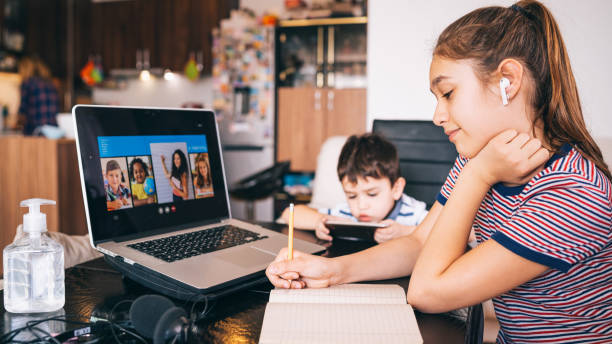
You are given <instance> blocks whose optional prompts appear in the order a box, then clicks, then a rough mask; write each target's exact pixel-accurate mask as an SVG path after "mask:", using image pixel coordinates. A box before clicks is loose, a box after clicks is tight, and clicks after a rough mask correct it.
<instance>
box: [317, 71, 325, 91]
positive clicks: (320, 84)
mask: <svg viewBox="0 0 612 344" xmlns="http://www.w3.org/2000/svg"><path fill="white" fill-rule="evenodd" d="M323 81H324V80H323V73H322V72H317V88H322V87H323Z"/></svg>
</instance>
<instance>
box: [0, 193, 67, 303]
mask: <svg viewBox="0 0 612 344" xmlns="http://www.w3.org/2000/svg"><path fill="white" fill-rule="evenodd" d="M45 204H55V201H50V200H46V199H40V198H32V199H28V200H25V201H22V202H21V204H20V205H21V206H22V207H29V208H30V209H29V212H28V213H26V214H25V215H23V231H24V234H23V235H19V233H18V235H17V236H16V237H15V241H13V243H12V244H10V245H8V246H7V247H5V248H4V251H3V252H4V262H3V263H4V265H3V266H4V307H5V308H6V310H7V311H9V312H12V313H40V312H53V311H56V310H58V309H60V308H62V307H63V306H64V302H65V289H64V248H63V247H62V245H60V244H59V243H57V242H56V241H54V240H53V239H51V238H50V237H49V236H48V234H47V233H46V232H47V215H46V214H44V213H41V212H40V206H41V205H45Z"/></svg>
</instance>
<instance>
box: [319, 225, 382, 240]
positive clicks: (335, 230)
mask: <svg viewBox="0 0 612 344" xmlns="http://www.w3.org/2000/svg"><path fill="white" fill-rule="evenodd" d="M387 226H388V224H385V223H375V222H354V221H338V220H329V221H326V222H325V227H327V228H329V235H331V236H332V237H333V238H335V239H336V238H337V239H344V240H352V241H374V232H376V229H378V228H384V227H387Z"/></svg>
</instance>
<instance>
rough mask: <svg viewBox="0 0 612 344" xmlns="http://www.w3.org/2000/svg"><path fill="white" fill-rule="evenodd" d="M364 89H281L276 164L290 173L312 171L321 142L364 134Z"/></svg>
mask: <svg viewBox="0 0 612 344" xmlns="http://www.w3.org/2000/svg"><path fill="white" fill-rule="evenodd" d="M365 102H366V90H365V89H364V88H356V89H333V88H313V87H280V88H279V90H278V118H277V121H278V123H277V131H278V135H277V148H276V153H277V159H276V160H277V161H285V160H290V161H291V169H292V170H293V171H314V170H315V169H316V166H317V155H318V154H319V150H320V148H321V145H322V144H323V142H324V141H325V140H326V139H327V138H328V137H331V136H336V135H346V136H348V135H353V134H361V133H363V132H365V124H366V112H365V109H366V103H365Z"/></svg>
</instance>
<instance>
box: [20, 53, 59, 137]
mask: <svg viewBox="0 0 612 344" xmlns="http://www.w3.org/2000/svg"><path fill="white" fill-rule="evenodd" d="M18 72H19V75H20V76H21V87H20V92H21V103H20V105H19V114H20V122H22V123H23V133H24V134H25V135H32V132H33V131H34V129H36V128H37V127H39V126H42V125H44V124H51V125H57V122H56V116H57V112H58V108H59V100H58V94H57V89H56V88H55V85H53V82H52V81H51V72H50V71H49V68H48V67H47V66H46V65H45V64H44V63H43V62H42V61H41V60H40V58H38V57H23V58H22V59H21V60H20V61H19V65H18Z"/></svg>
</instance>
